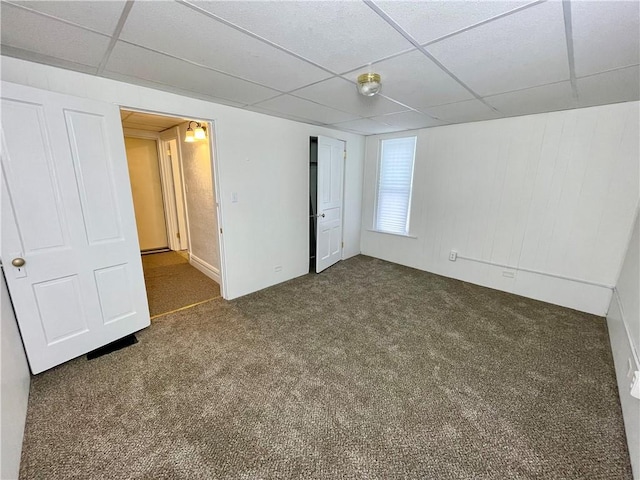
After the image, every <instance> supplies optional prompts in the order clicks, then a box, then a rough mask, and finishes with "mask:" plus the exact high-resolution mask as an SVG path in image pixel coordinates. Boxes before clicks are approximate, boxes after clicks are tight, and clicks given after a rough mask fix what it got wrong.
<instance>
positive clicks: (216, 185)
mask: <svg viewBox="0 0 640 480" xmlns="http://www.w3.org/2000/svg"><path fill="white" fill-rule="evenodd" d="M118 107H119V108H120V110H128V111H131V112H140V113H148V114H151V115H160V116H165V117H177V118H182V119H183V120H184V121H185V122H187V121H189V120H194V119H196V121H200V123H204V124H205V125H206V127H207V129H208V135H207V139H208V141H209V156H210V162H211V185H212V188H213V190H214V192H215V197H214V203H215V205H214V209H215V211H216V214H217V217H218V232H217V235H218V254H219V257H220V295H221V296H222V298H224V299H225V300H226V299H227V291H228V288H227V262H226V257H225V246H224V235H223V231H224V230H225V225H224V211H223V208H222V202H221V201H220V199H221V194H220V185H221V181H220V176H221V174H220V169H219V167H220V166H219V165H218V161H217V158H218V149H217V146H218V141H217V137H216V128H215V125H216V120H215V119H213V118H206V117H201V116H200V115H197V114H191V113H188V112H187V113H185V112H163V111H158V110H146V109H142V108H138V107H130V106H127V105H121V104H119V105H118ZM149 133H155V132H149ZM179 140H180V137H178V152H179V156H180V167H181V172H180V173H181V175H183V178H184V172H183V171H182V170H183V169H182V151H181V148H180V143H181V142H180V141H179ZM182 185H183V188H184V182H182ZM186 209H187V205H186V202H185V210H186ZM188 228H189V223H188V215H187V229H188ZM189 251H191V239H190V238H189Z"/></svg>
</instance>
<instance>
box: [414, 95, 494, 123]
mask: <svg viewBox="0 0 640 480" xmlns="http://www.w3.org/2000/svg"><path fill="white" fill-rule="evenodd" d="M426 113H428V114H429V115H431V116H433V117H436V118H438V119H440V120H442V121H443V122H448V123H462V122H475V121H478V120H491V119H494V118H499V117H501V115H500V114H499V113H497V112H494V111H493V110H491V109H490V108H489V107H487V106H486V105H485V104H483V103H482V102H480V101H479V100H466V101H464V102H457V103H450V104H448V105H440V106H438V107H432V108H428V109H427V110H426Z"/></svg>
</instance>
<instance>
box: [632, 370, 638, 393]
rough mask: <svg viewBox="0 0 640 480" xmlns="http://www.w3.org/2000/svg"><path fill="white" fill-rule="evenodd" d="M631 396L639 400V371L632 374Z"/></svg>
mask: <svg viewBox="0 0 640 480" xmlns="http://www.w3.org/2000/svg"><path fill="white" fill-rule="evenodd" d="M631 396H632V397H634V398H637V399H639V400H640V370H636V371H635V372H633V379H632V380H631Z"/></svg>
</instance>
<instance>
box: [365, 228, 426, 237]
mask: <svg viewBox="0 0 640 480" xmlns="http://www.w3.org/2000/svg"><path fill="white" fill-rule="evenodd" d="M367 232H373V233H382V234H383V235H393V236H394V237H404V238H418V237H416V236H415V235H408V234H405V233H393V232H383V231H382V230H374V229H372V228H367Z"/></svg>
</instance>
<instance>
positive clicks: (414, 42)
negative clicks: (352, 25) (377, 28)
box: [363, 0, 500, 113]
mask: <svg viewBox="0 0 640 480" xmlns="http://www.w3.org/2000/svg"><path fill="white" fill-rule="evenodd" d="M363 1H364V3H365V4H366V5H367V6H368V7H369V8H371V10H373V11H374V12H376V13H377V14H378V15H379V16H380V17H381V18H382V19H383V20H384V21H386V22H387V23H388V24H389V25H391V26H392V27H393V28H394V29H395V30H396V31H397V32H398V33H399V34H400V35H402V36H403V37H404V38H405V39H406V40H407V41H408V42H410V43H411V44H412V45H413V46H414V47H416V49H417V50H419V51H420V53H422V54H423V55H424V56H426V57H427V58H428V59H429V60H431V61H432V62H433V63H435V64H436V65H437V66H438V68H440V69H441V70H442V71H443V72H444V73H446V74H447V75H449V76H450V77H451V78H452V79H453V80H454V81H456V82H457V83H458V84H459V85H460V86H461V87H462V88H464V89H465V90H467V91H468V92H469V93H470V94H471V95H473V96H474V97H475V99H476V100H478V101H480V102H481V103H483V104H484V105H485V106H486V107H488V108H489V109H491V110H492V111H494V112H497V113H500V111H499V110H498V109H497V108H495V107H493V106H492V105H489V104H488V103H487V102H485V101H484V99H483V98H482V97H481V96H480V95H479V94H478V93H477V92H475V91H474V90H472V89H471V87H469V86H468V85H467V84H466V83H464V82H463V81H462V80H460V79H459V78H458V77H457V76H456V75H455V74H454V73H453V72H452V71H451V70H449V69H448V68H447V67H445V66H444V65H443V64H442V63H441V62H440V61H439V60H438V59H437V58H436V57H434V56H433V55H431V54H430V53H429V52H428V51H427V49H426V48H424V47H423V46H422V45H420V43H418V41H417V40H416V39H415V38H413V37H412V36H411V35H409V33H408V32H407V31H406V30H405V29H404V28H402V27H401V26H400V25H398V24H397V23H396V21H395V20H393V19H392V18H391V17H390V16H389V15H387V13H386V12H385V11H384V10H382V9H381V8H380V7H378V5H376V4H375V3H374V2H373V1H372V0H363Z"/></svg>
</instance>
